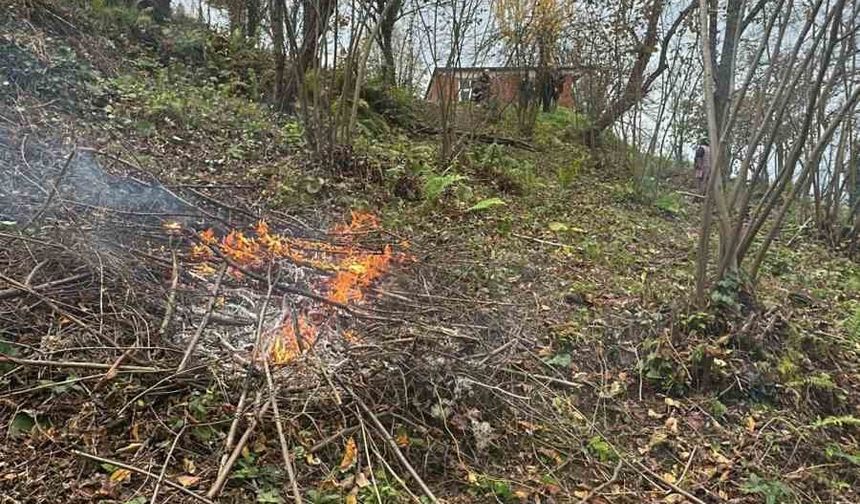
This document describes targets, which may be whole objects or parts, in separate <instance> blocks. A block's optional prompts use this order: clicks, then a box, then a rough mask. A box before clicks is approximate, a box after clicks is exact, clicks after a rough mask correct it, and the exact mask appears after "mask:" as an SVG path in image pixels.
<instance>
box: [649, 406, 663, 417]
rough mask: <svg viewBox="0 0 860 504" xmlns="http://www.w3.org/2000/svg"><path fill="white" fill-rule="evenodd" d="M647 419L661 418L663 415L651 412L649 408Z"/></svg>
mask: <svg viewBox="0 0 860 504" xmlns="http://www.w3.org/2000/svg"><path fill="white" fill-rule="evenodd" d="M648 417H649V418H663V414H662V413H657V412H656V411H654V410H652V409H651V408H648Z"/></svg>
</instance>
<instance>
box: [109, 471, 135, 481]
mask: <svg viewBox="0 0 860 504" xmlns="http://www.w3.org/2000/svg"><path fill="white" fill-rule="evenodd" d="M130 477H131V471H129V470H128V469H121V468H120V469H117V470H116V471H114V472H112V473H111V475H110V480H111V481H112V482H113V483H122V482H123V481H125V480H127V479H129V478H130Z"/></svg>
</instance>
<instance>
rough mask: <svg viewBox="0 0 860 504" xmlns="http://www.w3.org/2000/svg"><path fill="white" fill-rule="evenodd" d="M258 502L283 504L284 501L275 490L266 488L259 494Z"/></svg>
mask: <svg viewBox="0 0 860 504" xmlns="http://www.w3.org/2000/svg"><path fill="white" fill-rule="evenodd" d="M257 502H268V503H276V504H278V503H282V502H284V499H282V498H281V496H280V494H278V490H277V489H275V488H265V489H262V490H260V491H259V492H257Z"/></svg>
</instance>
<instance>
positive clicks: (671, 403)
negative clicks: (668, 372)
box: [663, 397, 681, 408]
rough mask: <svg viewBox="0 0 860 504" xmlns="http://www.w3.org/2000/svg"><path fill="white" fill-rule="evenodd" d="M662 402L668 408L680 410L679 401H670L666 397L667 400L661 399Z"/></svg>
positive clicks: (670, 399) (669, 398)
mask: <svg viewBox="0 0 860 504" xmlns="http://www.w3.org/2000/svg"><path fill="white" fill-rule="evenodd" d="M663 402H664V403H666V406H668V407H670V408H680V407H681V403H680V402H679V401H676V400H674V399H672V398H671V397H667V398H665V399H663Z"/></svg>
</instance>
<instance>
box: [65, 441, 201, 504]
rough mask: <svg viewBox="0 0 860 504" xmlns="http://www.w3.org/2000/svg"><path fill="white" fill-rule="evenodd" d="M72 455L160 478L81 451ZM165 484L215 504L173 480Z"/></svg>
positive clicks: (121, 463) (137, 468)
mask: <svg viewBox="0 0 860 504" xmlns="http://www.w3.org/2000/svg"><path fill="white" fill-rule="evenodd" d="M72 453H74V454H75V455H77V456H79V457H83V458H87V459H90V460H94V461H96V462H99V463H102V464H110V465H112V466H116V467H120V468H122V469H128V470H129V471H133V472H136V473H138V474H143V475H144V476H147V477H150V478H153V479H157V478H158V475H156V474H153V473H151V472H149V471H147V470H146V469H141V468H139V467H135V466H133V465H128V464H126V463H123V462H120V461H118V460H111V459H106V458H103V457H99V456H97V455H92V454H89V453H86V452H82V451H80V450H72ZM164 484H165V485H167V486H169V487H171V488H175V489H176V490H179V491H180V492H182V493H184V494H185V495H188V496H189V497H193V498H194V499H197V500H199V501H200V502H206V503H208V504H215V503H214V502H213V501H211V500H210V499H207V498H206V497H203V496H202V495H200V494H197V493H195V492H192V491H191V490H189V489H187V488H185V487H184V486H182V485H180V484H179V483H175V482H173V481H171V480H168V479H166V480H164Z"/></svg>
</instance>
